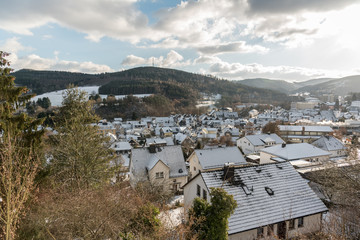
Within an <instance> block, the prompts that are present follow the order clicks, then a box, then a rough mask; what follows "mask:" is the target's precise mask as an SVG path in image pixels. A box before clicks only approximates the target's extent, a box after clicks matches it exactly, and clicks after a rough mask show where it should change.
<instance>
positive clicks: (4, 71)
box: [0, 51, 43, 239]
mask: <svg viewBox="0 0 360 240" xmlns="http://www.w3.org/2000/svg"><path fill="white" fill-rule="evenodd" d="M7 56H8V54H7V53H4V52H2V51H0V163H1V168H0V224H1V226H0V237H1V238H2V239H14V238H15V232H16V229H17V224H18V222H19V218H20V216H21V214H22V213H23V210H24V207H25V202H26V201H27V200H28V198H29V195H30V193H31V190H32V189H33V186H34V179H35V176H36V173H37V170H38V165H39V161H38V159H39V158H38V155H39V150H40V147H39V146H40V143H41V137H42V134H43V131H42V130H41V131H38V130H37V127H38V125H39V124H41V122H42V120H34V119H33V118H30V117H29V116H27V115H26V114H25V113H20V110H21V108H24V107H25V105H26V103H27V102H28V101H29V100H30V98H31V97H32V96H31V95H27V94H26V93H27V92H28V90H27V88H25V87H16V86H15V84H14V80H15V78H14V77H13V76H11V75H10V72H11V68H10V67H9V62H8V61H7V60H6V57H7Z"/></svg>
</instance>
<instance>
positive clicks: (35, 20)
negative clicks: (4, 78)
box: [0, 0, 360, 81]
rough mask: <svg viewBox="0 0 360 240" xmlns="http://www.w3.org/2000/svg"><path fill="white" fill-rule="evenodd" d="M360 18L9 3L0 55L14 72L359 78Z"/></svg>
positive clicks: (298, 10) (165, 5)
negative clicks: (138, 70) (141, 69)
mask: <svg viewBox="0 0 360 240" xmlns="http://www.w3.org/2000/svg"><path fill="white" fill-rule="evenodd" d="M0 1H4V0H0ZM0 3H1V2H0ZM0 5H2V6H5V3H2V4H0ZM359 12H360V1H354V0H341V1H339V0H234V1H231V0H198V1H175V0H139V1H136V0H76V1H74V0H62V1H60V2H59V1H55V0H31V1H30V0H12V1H8V2H6V8H5V7H1V8H0V50H2V51H6V52H9V53H11V56H10V57H9V59H10V60H11V66H12V68H14V69H15V70H19V69H22V68H31V69H38V70H62V71H74V72H86V73H100V72H113V71H121V70H124V69H129V68H133V67H138V66H149V65H152V63H153V62H154V64H155V65H156V66H158V67H166V68H175V69H181V70H185V71H190V72H195V73H203V74H211V75H215V76H218V77H221V78H226V79H229V80H233V79H234V80H235V79H236V80H238V79H245V78H257V77H263V78H272V79H284V80H289V81H302V80H307V79H312V78H320V77H343V76H348V75H356V74H360V66H359V64H358V63H359V62H360V44H359V42H360V28H359V27H358V26H357V24H358V23H359V22H360V14H358V13H359Z"/></svg>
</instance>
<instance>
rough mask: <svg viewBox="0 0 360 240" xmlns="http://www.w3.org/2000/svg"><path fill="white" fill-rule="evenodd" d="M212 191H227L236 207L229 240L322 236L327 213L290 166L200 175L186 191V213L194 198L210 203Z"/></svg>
mask: <svg viewBox="0 0 360 240" xmlns="http://www.w3.org/2000/svg"><path fill="white" fill-rule="evenodd" d="M211 188H223V189H224V190H225V191H227V192H228V193H229V194H231V195H233V197H234V199H235V200H236V202H237V208H236V209H235V212H234V214H232V215H231V216H230V218H229V230H228V235H229V239H230V240H253V239H261V238H265V237H272V238H273V239H278V238H281V239H285V238H292V237H295V236H297V235H299V234H306V233H311V232H314V231H318V230H320V228H321V220H322V213H324V212H326V211H327V208H326V206H325V205H324V203H323V202H322V201H321V200H320V199H319V198H318V197H317V195H316V194H315V193H314V192H313V191H312V190H311V188H310V187H309V186H308V184H307V182H306V181H305V180H304V179H303V178H302V177H301V176H300V175H299V173H298V172H297V171H296V170H295V169H294V167H293V166H292V165H291V164H290V163H289V162H282V163H273V164H264V165H257V166H248V167H235V168H231V167H225V168H224V169H220V170H216V171H208V172H201V173H199V174H197V175H196V176H195V177H194V178H193V179H191V180H190V181H189V182H188V183H187V184H186V185H185V186H184V208H185V210H186V212H187V210H188V209H189V208H190V207H191V206H192V203H193V200H194V199H195V198H196V197H199V198H204V199H206V200H207V201H208V202H210V191H211Z"/></svg>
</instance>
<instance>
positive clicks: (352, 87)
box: [296, 75, 360, 96]
mask: <svg viewBox="0 0 360 240" xmlns="http://www.w3.org/2000/svg"><path fill="white" fill-rule="evenodd" d="M296 91H298V92H310V93H312V94H325V93H326V94H330V93H332V94H335V95H342V96H344V95H347V94H349V93H351V92H360V75H355V76H349V77H344V78H337V79H332V80H330V81H325V82H322V83H319V84H315V85H311V86H305V87H302V88H299V89H297V90H296Z"/></svg>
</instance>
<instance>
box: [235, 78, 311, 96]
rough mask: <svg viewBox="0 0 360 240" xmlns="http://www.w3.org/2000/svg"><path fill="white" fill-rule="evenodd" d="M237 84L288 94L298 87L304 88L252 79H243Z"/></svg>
mask: <svg viewBox="0 0 360 240" xmlns="http://www.w3.org/2000/svg"><path fill="white" fill-rule="evenodd" d="M239 83H241V84H244V85H247V86H250V87H258V88H265V89H270V90H274V91H279V92H282V93H290V92H292V91H294V90H295V89H298V88H299V87H302V86H305V85H300V84H298V83H291V82H287V81H285V80H271V79H266V78H253V79H245V80H241V81H239Z"/></svg>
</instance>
